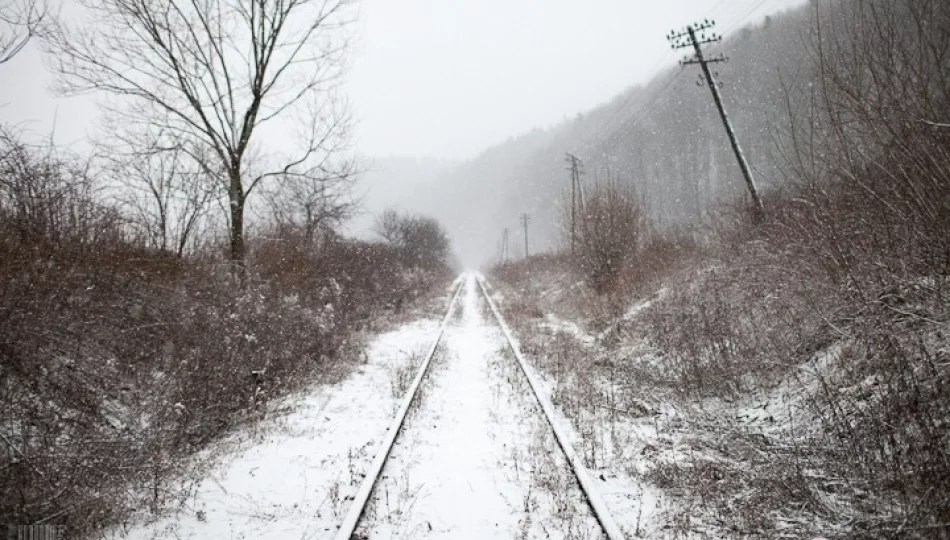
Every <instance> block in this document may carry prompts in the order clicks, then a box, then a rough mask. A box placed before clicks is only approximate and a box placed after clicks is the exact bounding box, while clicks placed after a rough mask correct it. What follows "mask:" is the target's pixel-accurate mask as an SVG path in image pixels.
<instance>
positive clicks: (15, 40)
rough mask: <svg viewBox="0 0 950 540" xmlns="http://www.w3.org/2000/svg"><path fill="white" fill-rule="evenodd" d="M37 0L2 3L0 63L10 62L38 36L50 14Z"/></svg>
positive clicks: (14, 0) (9, 0)
mask: <svg viewBox="0 0 950 540" xmlns="http://www.w3.org/2000/svg"><path fill="white" fill-rule="evenodd" d="M48 13H49V12H48V11H47V7H46V5H45V4H41V3H39V2H37V1H36V0H4V3H3V5H0V64H3V63H4V62H8V61H9V60H11V59H12V58H13V57H14V56H16V55H17V53H19V52H20V51H22V50H23V47H26V44H27V43H28V42H29V41H30V39H31V38H33V37H34V36H36V35H37V34H38V33H39V32H40V30H41V28H42V26H43V23H44V21H45V20H46V18H47V15H48Z"/></svg>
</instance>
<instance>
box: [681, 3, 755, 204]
mask: <svg viewBox="0 0 950 540" xmlns="http://www.w3.org/2000/svg"><path fill="white" fill-rule="evenodd" d="M715 26H716V21H710V20H709V19H706V20H705V21H703V22H702V23H695V24H691V25H689V26H687V27H686V30H684V31H682V32H679V33H677V32H676V31H672V32H670V34H669V35H668V36H666V39H667V40H669V42H670V45H671V46H672V48H673V49H683V48H686V47H692V48H693V50H694V51H695V52H696V56H694V57H693V58H690V57H689V56H687V57H686V58H684V59H683V60H681V61H680V65H682V66H687V65H691V64H699V65H700V66H702V68H703V75H705V76H706V82H707V84H709V90H710V91H712V95H713V100H714V101H715V102H716V108H717V109H719V116H721V117H722V123H723V125H725V126H726V134H728V135H729V143H730V144H732V151H733V152H735V154H736V159H737V160H738V161H739V168H740V169H741V170H742V175H743V176H744V177H745V183H746V186H748V188H749V194H751V195H752V216H753V218H754V219H755V220H756V221H760V220H761V219H762V218H763V217H765V208H764V207H763V206H762V199H760V198H759V192H758V190H757V189H756V187H755V180H754V179H753V178H752V170H751V169H750V168H749V163H748V162H747V161H746V159H745V154H744V153H743V152H742V147H740V146H739V141H738V139H736V132H735V130H733V129H732V124H731V123H730V122H729V115H727V114H726V107H725V105H723V103H722V96H720V95H719V86H718V85H717V83H716V79H715V78H713V74H712V72H711V71H709V64H714V63H718V62H728V61H729V59H728V58H726V57H725V56H723V55H721V54H720V55H719V56H717V57H715V58H706V57H704V56H703V48H702V45H705V44H707V43H717V42H720V41H722V36H720V35H717V34H716V33H715V32H712V28H713V27H715ZM707 30H709V31H710V32H709V35H708V36H707V35H706V31H707ZM697 33H698V34H699V36H697V35H696V34H697Z"/></svg>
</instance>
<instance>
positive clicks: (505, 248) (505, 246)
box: [501, 229, 508, 264]
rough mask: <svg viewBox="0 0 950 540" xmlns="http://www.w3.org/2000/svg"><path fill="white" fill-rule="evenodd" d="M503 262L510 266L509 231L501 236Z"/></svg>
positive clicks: (505, 231) (506, 230)
mask: <svg viewBox="0 0 950 540" xmlns="http://www.w3.org/2000/svg"><path fill="white" fill-rule="evenodd" d="M501 262H502V263H503V264H508V229H505V230H504V232H502V234H501Z"/></svg>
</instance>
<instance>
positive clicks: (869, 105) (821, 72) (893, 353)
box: [651, 0, 950, 538]
mask: <svg viewBox="0 0 950 540" xmlns="http://www.w3.org/2000/svg"><path fill="white" fill-rule="evenodd" d="M810 9H811V10H812V14H813V17H814V30H813V32H812V33H811V34H810V35H809V36H807V37H806V39H807V45H808V47H809V50H810V52H811V54H812V57H813V60H814V72H813V74H812V78H811V80H812V81H813V84H811V85H802V86H792V85H789V86H788V87H787V88H786V97H787V118H788V123H787V125H786V126H785V127H784V128H783V129H782V130H781V133H782V137H781V138H780V140H781V143H782V146H781V150H782V156H783V158H784V163H782V170H784V171H785V172H786V174H787V175H788V179H789V180H790V188H789V190H788V192H786V193H784V194H782V195H781V196H775V197H773V198H772V200H770V201H769V207H768V208H769V217H768V219H767V221H766V223H764V224H762V225H761V226H758V227H753V226H752V225H751V224H749V223H746V222H744V220H742V219H738V220H737V221H735V222H733V223H732V224H731V225H729V226H727V227H725V228H724V230H725V231H726V236H725V237H724V238H723V239H722V240H723V241H722V248H721V249H720V250H719V255H718V257H717V258H716V259H715V260H714V261H707V262H711V263H712V264H710V267H711V268H710V270H708V271H706V272H704V273H702V274H701V275H699V277H696V278H693V282H692V283H691V285H690V287H688V288H678V289H677V290H675V291H674V292H673V293H672V294H671V296H670V297H669V298H668V299H667V300H666V301H665V302H664V303H663V304H662V306H663V307H662V309H660V310H658V311H656V312H654V313H653V315H652V316H651V317H652V322H653V326H654V330H653V331H652V332H651V335H652V336H653V339H654V341H655V343H656V344H657V345H658V346H660V348H661V349H663V350H665V351H668V352H669V353H670V355H671V358H670V366H671V367H672V368H673V370H674V372H675V373H676V375H677V380H678V382H679V384H680V385H681V389H682V390H684V391H686V392H688V393H690V394H692V395H698V396H707V395H722V394H723V393H728V394H736V393H739V392H743V391H748V390H752V389H755V388H760V387H761V386H762V385H763V383H765V384H766V385H767V382H768V381H775V380H776V378H777V377H787V376H790V375H791V374H793V373H794V370H795V369H797V368H798V367H799V366H804V367H806V368H807V372H808V373H811V374H812V376H811V378H807V377H806V379H807V380H809V381H812V382H811V383H809V384H808V385H806V386H805V387H806V388H807V391H808V392H809V393H810V394H809V395H810V397H809V399H808V401H807V407H806V408H807V414H808V415H809V418H811V419H812V420H813V421H814V422H816V423H817V424H818V425H819V426H820V430H819V432H818V433H811V434H808V435H803V432H799V433H795V434H785V435H784V436H786V437H788V439H786V440H787V442H788V444H795V445H799V447H800V448H802V449H803V450H802V451H803V452H805V454H804V455H807V456H809V457H808V458H807V459H806V458H803V457H802V455H803V454H796V455H795V456H794V458H784V459H798V460H800V461H801V460H803V459H804V460H805V461H807V462H808V463H809V464H810V466H814V467H817V468H818V469H817V470H820V471H821V475H820V476H819V477H814V476H807V477H806V476H800V477H799V478H798V480H796V481H801V482H802V484H803V485H807V486H809V488H808V490H807V491H804V492H800V493H798V494H797V495H796V496H795V497H796V499H797V501H798V502H800V503H803V504H807V505H811V507H813V509H814V510H813V511H814V512H816V513H820V514H822V515H825V516H835V515H841V514H842V512H845V511H847V512H848V513H849V515H851V519H850V523H848V524H847V527H848V528H850V529H851V530H852V532H853V534H854V535H855V537H905V538H912V537H913V538H929V537H945V534H946V531H947V530H948V529H950V520H948V516H950V489H948V486H950V460H948V458H947V452H946V449H947V448H948V445H950V431H948V430H947V425H948V422H950V372H948V370H947V365H948V364H947V358H948V357H947V351H948V346H950V342H948V340H947V333H946V332H947V330H946V329H947V324H948V321H950V309H948V306H950V303H948V300H950V279H948V278H950V241H948V237H947V231H948V230H950V128H948V127H947V125H946V124H947V119H948V118H950V5H948V4H947V3H946V2H942V1H940V0H887V1H884V0H870V1H840V2H820V3H814V4H813V5H812V6H811V8H810ZM816 353H822V354H823V355H827V356H819V357H816V356H815V354H816ZM750 375H756V377H750ZM804 384H805V383H804V382H803V385H804ZM789 465H791V462H789ZM799 474H800V475H804V473H799ZM841 486H846V489H844V490H842V488H841ZM830 494H834V497H835V500H834V501H831V499H830ZM785 504H793V502H787V503H785ZM845 509H846V510H845ZM746 511H754V510H753V509H751V508H750V509H748V510H746ZM760 511H761V509H760Z"/></svg>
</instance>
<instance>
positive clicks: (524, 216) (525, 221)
mask: <svg viewBox="0 0 950 540" xmlns="http://www.w3.org/2000/svg"><path fill="white" fill-rule="evenodd" d="M528 223H531V216H530V215H528V214H521V226H522V227H524V258H525V259H527V258H528Z"/></svg>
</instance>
